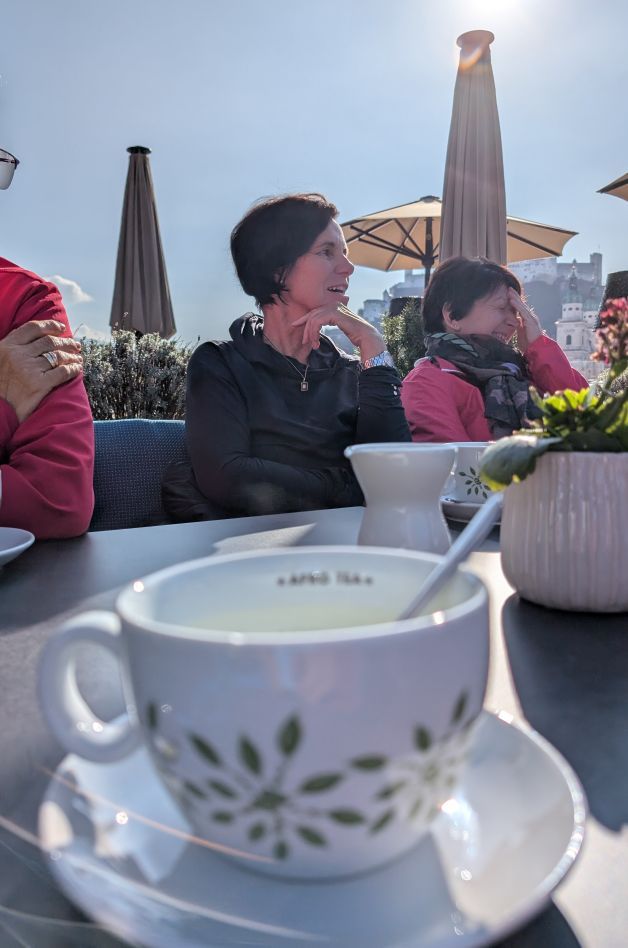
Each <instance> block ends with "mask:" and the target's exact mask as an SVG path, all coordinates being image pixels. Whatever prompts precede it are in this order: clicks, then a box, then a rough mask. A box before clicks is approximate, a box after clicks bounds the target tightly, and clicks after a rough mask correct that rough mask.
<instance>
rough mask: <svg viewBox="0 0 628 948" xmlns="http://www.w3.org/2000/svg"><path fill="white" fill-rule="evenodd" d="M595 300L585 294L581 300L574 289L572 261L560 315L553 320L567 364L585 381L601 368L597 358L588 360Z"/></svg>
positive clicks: (596, 373)
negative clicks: (595, 360) (557, 318)
mask: <svg viewBox="0 0 628 948" xmlns="http://www.w3.org/2000/svg"><path fill="white" fill-rule="evenodd" d="M597 311H598V301H597V299H596V298H592V296H591V295H589V296H588V297H587V298H586V299H585V300H583V298H582V294H581V293H580V291H579V289H578V277H577V275H576V266H575V264H574V265H573V267H572V269H571V275H570V277H569V282H568V284H567V292H566V294H565V297H564V299H563V304H562V315H561V318H560V319H559V320H558V321H557V322H556V341H557V342H558V344H559V346H560V347H561V349H562V350H563V352H564V353H565V355H566V356H567V358H568V359H569V361H570V363H571V365H572V366H573V367H574V369H577V370H578V372H581V373H582V375H584V376H585V378H587V379H588V380H589V381H593V380H594V379H595V378H597V376H598V375H599V374H600V372H601V371H602V369H603V366H602V365H601V363H599V362H591V353H592V352H593V350H594V349H595V333H594V329H595V321H596V318H597Z"/></svg>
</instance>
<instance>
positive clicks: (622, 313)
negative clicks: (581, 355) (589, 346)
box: [591, 296, 628, 365]
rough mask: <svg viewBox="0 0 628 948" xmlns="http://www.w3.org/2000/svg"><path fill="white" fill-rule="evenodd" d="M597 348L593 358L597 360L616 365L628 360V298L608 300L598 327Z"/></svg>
mask: <svg viewBox="0 0 628 948" xmlns="http://www.w3.org/2000/svg"><path fill="white" fill-rule="evenodd" d="M596 335H597V348H596V350H595V352H594V353H593V355H592V356H591V358H592V359H593V360H594V361H595V362H605V363H606V365H616V364H617V363H623V362H625V361H626V360H628V298H627V297H625V296H622V297H620V298H619V299H614V300H607V301H606V308H605V309H604V310H603V311H602V312H601V313H600V326H599V328H598V329H596Z"/></svg>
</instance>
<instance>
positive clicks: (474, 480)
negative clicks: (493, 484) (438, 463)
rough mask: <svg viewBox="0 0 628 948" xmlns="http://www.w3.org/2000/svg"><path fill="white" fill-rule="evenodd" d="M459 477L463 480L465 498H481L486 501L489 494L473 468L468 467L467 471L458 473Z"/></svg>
mask: <svg viewBox="0 0 628 948" xmlns="http://www.w3.org/2000/svg"><path fill="white" fill-rule="evenodd" d="M458 474H459V475H460V477H462V478H464V486H465V489H466V491H467V497H471V496H473V497H482V499H483V500H486V498H487V497H488V495H489V494H490V493H491V491H490V490H489V488H488V487H487V486H486V484H485V483H484V482H483V481H481V480H480V475H479V473H478V472H477V471H476V469H475V468H474V467H471V465H469V471H468V472H467V471H458Z"/></svg>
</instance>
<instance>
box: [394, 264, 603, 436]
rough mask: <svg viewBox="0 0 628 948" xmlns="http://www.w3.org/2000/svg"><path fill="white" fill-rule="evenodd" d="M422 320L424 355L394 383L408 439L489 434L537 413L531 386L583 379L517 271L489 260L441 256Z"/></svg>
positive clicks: (582, 382) (581, 384)
mask: <svg viewBox="0 0 628 948" xmlns="http://www.w3.org/2000/svg"><path fill="white" fill-rule="evenodd" d="M423 323H424V327H425V333H426V344H427V356H426V358H424V359H421V360H420V361H419V362H418V363H417V364H416V366H415V367H414V369H412V371H411V372H409V373H408V375H407V376H406V378H405V379H404V381H403V385H402V389H401V401H402V403H403V407H404V410H405V413H406V417H407V419H408V423H409V425H410V431H411V433H412V439H413V441H441V442H443V441H494V440H496V439H497V438H501V437H504V435H508V434H511V433H512V432H513V431H516V430H518V429H519V428H523V427H525V425H526V422H527V421H528V420H532V419H533V418H534V417H536V416H537V409H536V406H535V405H534V403H533V402H532V400H531V398H530V395H529V386H530V385H534V386H535V387H536V388H537V389H538V390H539V392H541V393H542V394H545V393H547V392H554V391H557V390H558V389H564V388H572V389H576V390H580V389H582V388H587V386H588V382H587V381H586V379H585V378H584V377H583V376H582V375H580V373H579V372H576V371H575V369H572V367H571V365H570V364H569V362H568V361H567V357H566V356H565V354H564V352H563V351H562V349H561V348H560V346H559V345H558V343H556V342H555V341H554V340H553V339H550V338H549V336H546V335H545V334H544V333H543V332H542V330H541V326H540V324H539V321H538V319H537V317H536V315H535V314H534V313H533V312H532V311H531V310H530V309H529V308H528V307H527V306H526V304H525V303H524V302H523V300H522V299H521V284H520V283H519V281H518V280H517V278H516V276H515V275H514V274H513V273H511V272H510V270H507V269H506V268H505V267H501V266H499V265H498V264H496V263H491V262H489V261H488V260H481V259H474V260H469V259H467V258H466V257H454V258H453V259H451V260H447V261H446V262H445V263H443V264H442V265H441V266H440V267H439V268H438V270H436V272H435V273H434V275H433V277H432V279H431V280H430V282H429V285H428V288H427V292H426V294H425V299H424V301H423ZM515 333H516V348H514V347H513V345H512V340H513V337H514V336H515Z"/></svg>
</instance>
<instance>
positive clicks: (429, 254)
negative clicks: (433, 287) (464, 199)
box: [423, 217, 434, 292]
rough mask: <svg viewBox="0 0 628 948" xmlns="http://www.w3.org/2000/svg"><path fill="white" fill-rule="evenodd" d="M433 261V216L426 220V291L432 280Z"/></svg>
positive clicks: (424, 265) (424, 262) (424, 260)
mask: <svg viewBox="0 0 628 948" xmlns="http://www.w3.org/2000/svg"><path fill="white" fill-rule="evenodd" d="M433 263H434V235H433V233H432V218H431V217H428V218H426V220H425V255H424V258H423V267H424V271H425V279H424V288H423V292H425V290H426V289H427V284H428V283H429V282H430V274H431V272H432V265H433Z"/></svg>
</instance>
